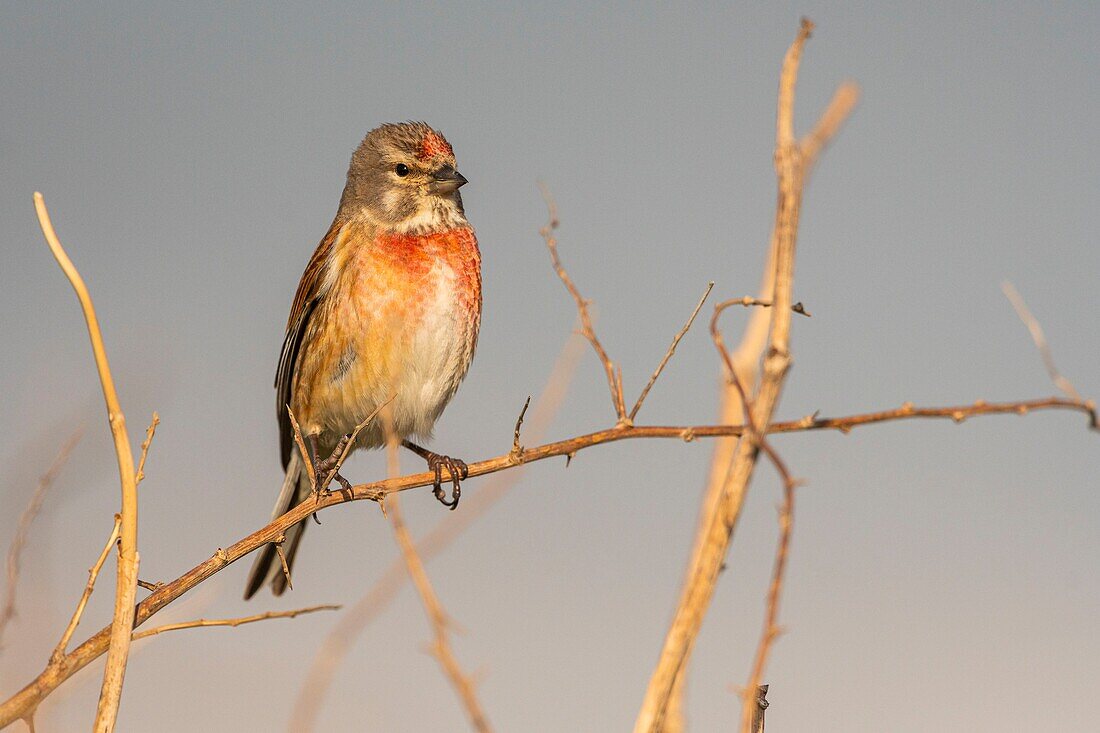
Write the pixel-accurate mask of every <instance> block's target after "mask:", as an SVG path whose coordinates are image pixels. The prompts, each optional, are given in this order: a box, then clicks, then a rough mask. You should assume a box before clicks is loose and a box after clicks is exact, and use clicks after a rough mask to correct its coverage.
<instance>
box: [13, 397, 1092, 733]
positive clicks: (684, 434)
mask: <svg viewBox="0 0 1100 733" xmlns="http://www.w3.org/2000/svg"><path fill="white" fill-rule="evenodd" d="M1043 410H1069V411H1073V412H1080V413H1082V414H1084V415H1086V416H1087V417H1088V419H1089V426H1090V427H1091V428H1092V429H1094V430H1095V429H1097V413H1096V406H1095V404H1094V403H1093V402H1092V401H1084V402H1081V401H1077V400H1070V399H1065V398H1061V397H1047V398H1043V399H1036V400H1025V401H1021V402H985V401H982V400H979V401H978V402H975V403H973V404H969V405H954V406H948V407H915V406H914V405H913V404H912V403H905V404H904V405H902V406H901V407H899V408H896V409H892V410H883V411H880V412H871V413H864V414H860V415H850V416H846V417H835V418H822V417H818V416H817V415H816V414H815V415H807V416H806V417H803V418H801V419H799V420H791V421H787V422H777V423H772V424H771V425H769V426H768V429H767V434H768V435H772V434H782V433H802V432H809V431H813V430H838V431H840V432H842V433H847V432H850V431H851V430H852V429H854V428H856V427H859V426H863V425H872V424H878V423H884V422H893V421H898V420H908V419H914V418H932V419H946V420H952V421H954V422H956V423H960V422H962V421H963V420H966V419H968V418H970V417H978V416H984V415H1006V414H1015V415H1026V414H1029V413H1031V412H1038V411H1043ZM744 434H745V427H744V426H743V425H674V426H662V425H638V426H633V427H626V426H622V427H618V426H617V427H612V428H608V429H606V430H600V431H597V432H594V433H587V434H585V435H579V436H576V437H573V438H568V439H565V440H559V441H556V442H553V443H546V444H543V445H540V446H537V447H534V448H524V449H523V450H522V452H521V453H520V454H519V455H518V456H517V455H515V454H513V453H512V450H511V445H510V441H509V445H508V450H507V452H505V453H504V454H502V455H499V456H497V457H495V458H489V459H486V460H483V461H478V462H476V463H471V464H469V469H470V477H471V478H473V477H476V476H484V475H487V474H491V473H496V472H498V471H506V470H510V469H514V468H516V467H517V466H522V465H525V464H528V463H533V462H535V461H541V460H545V459H547V458H555V457H564V456H568V455H570V454H573V453H576V452H578V451H581V450H584V449H586V448H591V447H594V446H597V445H605V444H607V443H614V442H617V441H620V440H631V439H641V438H659V439H674V440H682V441H684V442H689V443H690V442H693V441H695V440H697V439H699V438H716V437H730V436H733V437H738V436H741V435H744ZM434 479H435V475H434V473H431V472H427V471H425V472H421V473H415V474H408V475H405V476H401V477H399V478H395V479H385V480H383V481H375V482H373V483H367V484H359V485H356V486H353V487H352V490H351V491H350V492H347V491H340V492H333V493H331V494H328V495H326V496H322V497H319V498H318V499H317V500H316V501H312V500H311V501H308V502H304V503H302V504H299V505H298V506H296V507H294V508H293V509H291V510H290V511H289V512H287V513H286V514H284V515H282V516H281V517H277V518H275V519H274V520H272V521H271V522H270V523H269V524H267V525H265V526H264V527H261V528H260V529H258V530H256V531H255V532H253V533H252V534H250V535H248V536H247V537H244V538H243V539H240V540H238V541H237V542H235V543H234V544H232V545H230V546H229V547H227V548H225V549H221V548H219V549H218V550H216V551H215V552H214V554H213V555H212V556H211V557H209V558H208V559H206V560H204V561H203V562H201V563H199V564H198V565H196V566H195V567H193V568H191V569H190V570H188V571H187V572H186V573H184V574H183V575H181V576H180V577H178V578H176V579H175V580H172V581H170V582H166V583H163V584H162V585H161V586H160V587H159V588H158V589H157V590H156V591H154V592H153V593H151V594H150V595H149V596H147V597H146V598H145V599H144V600H143V601H142V602H141V603H139V604H138V605H137V611H136V618H135V626H140V625H141V624H143V623H145V621H147V620H148V619H149V618H150V617H152V616H153V615H154V614H156V613H157V612H158V611H160V610H161V609H163V608H164V607H165V606H167V605H169V604H170V603H172V602H173V601H175V600H176V599H177V598H179V597H180V596H181V595H183V594H184V593H186V592H187V591H189V590H191V589H192V588H194V587H195V586H197V585H199V584H200V583H202V582H204V581H206V580H208V579H209V578H211V577H212V576H214V575H216V574H217V573H219V572H221V571H222V570H224V569H225V568H226V567H227V566H228V565H230V564H231V563H234V562H236V561H237V560H240V559H241V558H242V557H244V556H246V555H248V554H249V553H251V552H253V551H255V550H256V549H257V548H259V547H261V546H263V545H265V544H267V543H268V542H276V541H277V540H278V538H279V537H280V536H281V535H283V534H284V533H285V532H286V530H287V529H289V528H290V527H292V526H294V525H295V524H297V523H298V522H301V521H302V520H304V519H307V518H308V517H309V515H310V514H312V513H314V512H319V511H322V510H324V509H327V508H328V507H332V506H336V505H338V504H346V503H348V502H352V501H362V500H370V501H380V500H382V499H383V498H385V497H386V496H389V495H390V494H394V493H396V492H400V491H408V490H410V489H417V488H422V487H427V486H431V485H432V482H433V481H434ZM109 634H110V627H106V628H104V629H101V630H100V631H99V632H98V633H96V634H95V635H93V636H92V637H90V638H89V639H87V640H86V641H84V642H83V643H82V644H81V645H80V646H78V647H77V648H76V649H74V650H73V651H71V652H69V653H68V654H66V655H65V656H64V657H63V658H62V659H61V660H59V661H58V663H57V664H51V665H49V666H48V667H47V669H46V670H44V671H43V672H42V673H41V674H40V675H39V676H38V677H37V678H35V679H34V680H33V681H31V682H30V683H29V684H27V685H26V686H25V687H24V688H23V689H22V690H20V691H19V692H17V693H16V694H15V695H13V696H12V697H10V698H9V699H8V700H7V701H5V702H4V703H3V704H0V728H2V727H4V726H6V725H9V724H11V723H12V722H13V721H15V720H19V719H21V718H23V717H24V716H25V715H26V713H27V712H28V711H30V710H32V709H33V707H34V706H37V704H38V703H39V702H41V701H42V700H43V699H44V698H45V697H46V696H47V695H49V694H50V692H52V691H53V690H54V689H56V688H57V686H58V685H60V684H61V683H62V682H64V681H65V680H66V679H68V678H69V677H71V676H72V675H73V674H75V673H76V672H77V671H79V670H80V669H83V668H84V667H85V666H87V665H88V664H89V663H91V661H92V660H94V659H96V658H97V657H99V656H100V655H102V654H103V652H105V651H106V650H107V645H108V637H109Z"/></svg>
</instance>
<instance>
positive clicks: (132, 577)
mask: <svg viewBox="0 0 1100 733" xmlns="http://www.w3.org/2000/svg"><path fill="white" fill-rule="evenodd" d="M34 207H35V210H36V211H37V212H38V223H39V225H40V226H41V227H42V234H43V236H45V238H46V243H47V244H48V245H49V247H50V251H51V252H53V256H54V259H56V260H57V264H58V265H60V266H61V269H62V271H63V272H64V273H65V276H66V277H67V278H69V283H70V284H71V285H72V286H73V290H75V291H76V296H77V298H78V299H79V300H80V307H81V309H82V310H83V311H84V320H85V322H86V323H87V325H88V336H89V338H90V339H91V342H92V352H93V354H94V355H95V363H96V369H97V370H98V371H99V381H100V383H101V384H102V386H103V400H104V402H105V403H106V405H107V421H108V423H109V424H110V426H111V435H112V437H113V438H114V441H115V454H116V455H117V458H118V474H119V481H120V483H121V485H122V511H121V516H122V525H121V531H120V538H121V543H120V546H119V553H118V582H117V584H116V591H115V613H114V620H113V621H112V622H111V644H110V651H109V652H108V654H107V666H106V668H105V669H104V672H103V686H102V688H101V689H100V693H99V705H98V707H97V709H96V718H95V731H96V733H110V731H112V730H114V727H115V719H116V718H117V717H118V705H119V702H120V700H121V697H122V681H123V678H124V677H125V676H126V660H127V659H128V657H129V654H130V635H131V633H132V631H133V628H134V599H135V597H136V594H137V575H138V552H137V531H138V525H137V519H138V499H137V481H136V475H135V473H134V457H133V454H132V453H131V449H130V437H129V435H127V433H126V418H125V417H124V416H123V414H122V408H121V407H120V406H119V402H118V395H117V394H116V392H115V382H114V379H113V378H112V377H111V367H110V365H109V364H108V363H107V350H106V349H105V348H104V346H103V334H102V333H101V332H100V330H99V319H98V318H96V313H95V307H94V306H93V305H92V297H91V295H89V293H88V288H87V287H86V286H85V285H84V279H83V278H82V277H81V276H80V273H79V272H78V271H77V269H76V267H75V266H74V265H73V263H72V261H71V260H70V259H69V256H68V255H67V254H65V250H64V248H62V246H61V242H60V241H59V240H58V238H57V235H56V234H55V233H54V229H53V224H52V223H51V222H50V214H49V212H48V211H47V210H46V202H45V200H44V199H43V198H42V194H40V193H37V192H36V193H35V194H34Z"/></svg>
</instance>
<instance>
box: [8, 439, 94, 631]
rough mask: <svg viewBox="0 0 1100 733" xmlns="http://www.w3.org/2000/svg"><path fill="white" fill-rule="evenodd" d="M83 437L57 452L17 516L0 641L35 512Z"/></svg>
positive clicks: (10, 613) (12, 612) (12, 607)
mask: <svg viewBox="0 0 1100 733" xmlns="http://www.w3.org/2000/svg"><path fill="white" fill-rule="evenodd" d="M83 433H84V430H83V429H80V430H77V431H76V432H75V433H73V434H72V435H71V436H69V439H68V440H66V441H65V443H64V445H62V446H61V449H60V450H58V452H57V456H56V457H54V459H53V462H52V463H51V464H50V467H49V468H47V469H46V472H45V473H44V474H42V475H41V476H40V477H39V479H38V485H37V486H35V488H34V493H32V494H31V500H30V502H29V503H28V504H27V508H26V509H24V510H23V513H22V514H21V515H20V516H19V524H18V525H16V529H15V536H14V537H13V538H12V540H11V546H9V547H8V563H7V571H8V590H7V598H6V599H5V600H4V606H3V610H0V638H3V636H4V630H5V629H6V628H7V626H8V622H9V621H11V620H12V618H14V617H15V589H16V585H18V583H19V557H20V555H21V554H22V553H23V548H24V547H25V546H26V544H27V535H28V533H29V532H30V528H31V523H32V522H34V519H35V517H37V516H38V512H39V511H40V510H41V509H42V502H43V501H44V500H45V498H46V492H47V491H49V490H50V487H51V486H53V482H54V481H55V480H56V479H57V474H59V473H60V472H61V467H62V466H64V465H65V461H67V460H68V459H69V454H70V453H72V451H73V448H75V447H76V444H77V443H78V442H79V441H80V436H81V435H83Z"/></svg>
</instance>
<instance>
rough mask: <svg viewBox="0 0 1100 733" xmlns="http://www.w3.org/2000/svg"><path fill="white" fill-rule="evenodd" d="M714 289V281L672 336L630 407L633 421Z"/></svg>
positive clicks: (708, 285) (709, 284)
mask: <svg viewBox="0 0 1100 733" xmlns="http://www.w3.org/2000/svg"><path fill="white" fill-rule="evenodd" d="M713 289H714V283H713V282H712V283H708V284H707V289H706V290H704V291H703V297H701V298H699V303H698V304H697V305H696V306H695V310H693V311H692V312H691V316H690V317H689V318H688V319H687V323H685V324H684V327H683V328H681V329H680V330H679V331H678V332H677V334H676V335H675V336H673V337H672V343H671V344H669V346H668V351H666V352H665V355H664V358H663V359H661V363H660V364H658V365H657V368H656V369H654V370H653V376H651V377H650V378H649V381H648V382H646V385H645V387H643V388H642V391H641V393H640V394H639V395H638V401H637V402H635V403H634V407H632V408H630V415H629V417H630V421H631V422H634V418H635V417H637V416H638V410H640V409H642V403H643V402H645V398H646V396H647V395H648V394H649V390H651V389H653V385H654V384H656V382H657V377H659V376H661V372H662V371H664V369H665V365H666V364H668V360H669V359H671V358H672V355H673V354H675V353H676V347H677V346H679V345H680V339H682V338H683V337H684V334H686V333H687V332H688V330H689V329H690V328H691V324H693V323H695V316H697V315H699V311H700V310H702V308H703V303H706V302H707V297H709V296H710V291H711V290H713Z"/></svg>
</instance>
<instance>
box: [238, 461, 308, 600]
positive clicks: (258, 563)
mask: <svg viewBox="0 0 1100 733" xmlns="http://www.w3.org/2000/svg"><path fill="white" fill-rule="evenodd" d="M309 492H310V483H309V476H307V475H306V469H305V466H304V465H303V464H302V457H301V456H300V455H299V454H298V451H294V452H293V453H291V456H290V462H289V463H288V464H287V466H286V478H285V479H283V488H282V490H281V491H280V492H279V499H278V501H276V502H275V509H274V510H273V511H272V513H271V518H272V519H275V518H276V517H280V516H282V515H283V514H286V513H287V512H288V511H290V510H291V509H292V508H293V507H295V506H297V505H298V504H299V503H301V501H302V500H303V499H305V498H306V497H307V496H308V495H309ZM305 529H306V522H305V520H303V521H301V522H298V524H296V525H294V526H293V527H291V528H290V529H288V530H287V531H286V539H285V540H284V541H283V548H284V549H283V554H284V555H286V566H287V570H288V571H289V569H290V568H291V567H292V566H293V565H294V556H295V555H297V554H298V544H299V543H300V542H301V541H302V533H303V532H305ZM268 580H270V581H271V590H272V592H273V593H274V594H275V595H277V596H281V595H282V594H283V591H285V590H286V587H287V579H286V575H285V574H284V573H283V564H282V562H280V561H279V556H278V554H277V553H276V551H275V545H274V544H267V545H264V547H263V549H261V550H260V553H259V555H257V556H256V560H255V562H253V563H252V570H251V571H250V572H249V574H248V585H247V586H245V589H244V598H245V600H246V601H247V600H248V599H249V598H251V597H252V596H253V595H255V594H256V591H258V590H259V589H260V586H262V585H263V584H264V583H265V582H267V581H268Z"/></svg>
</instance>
